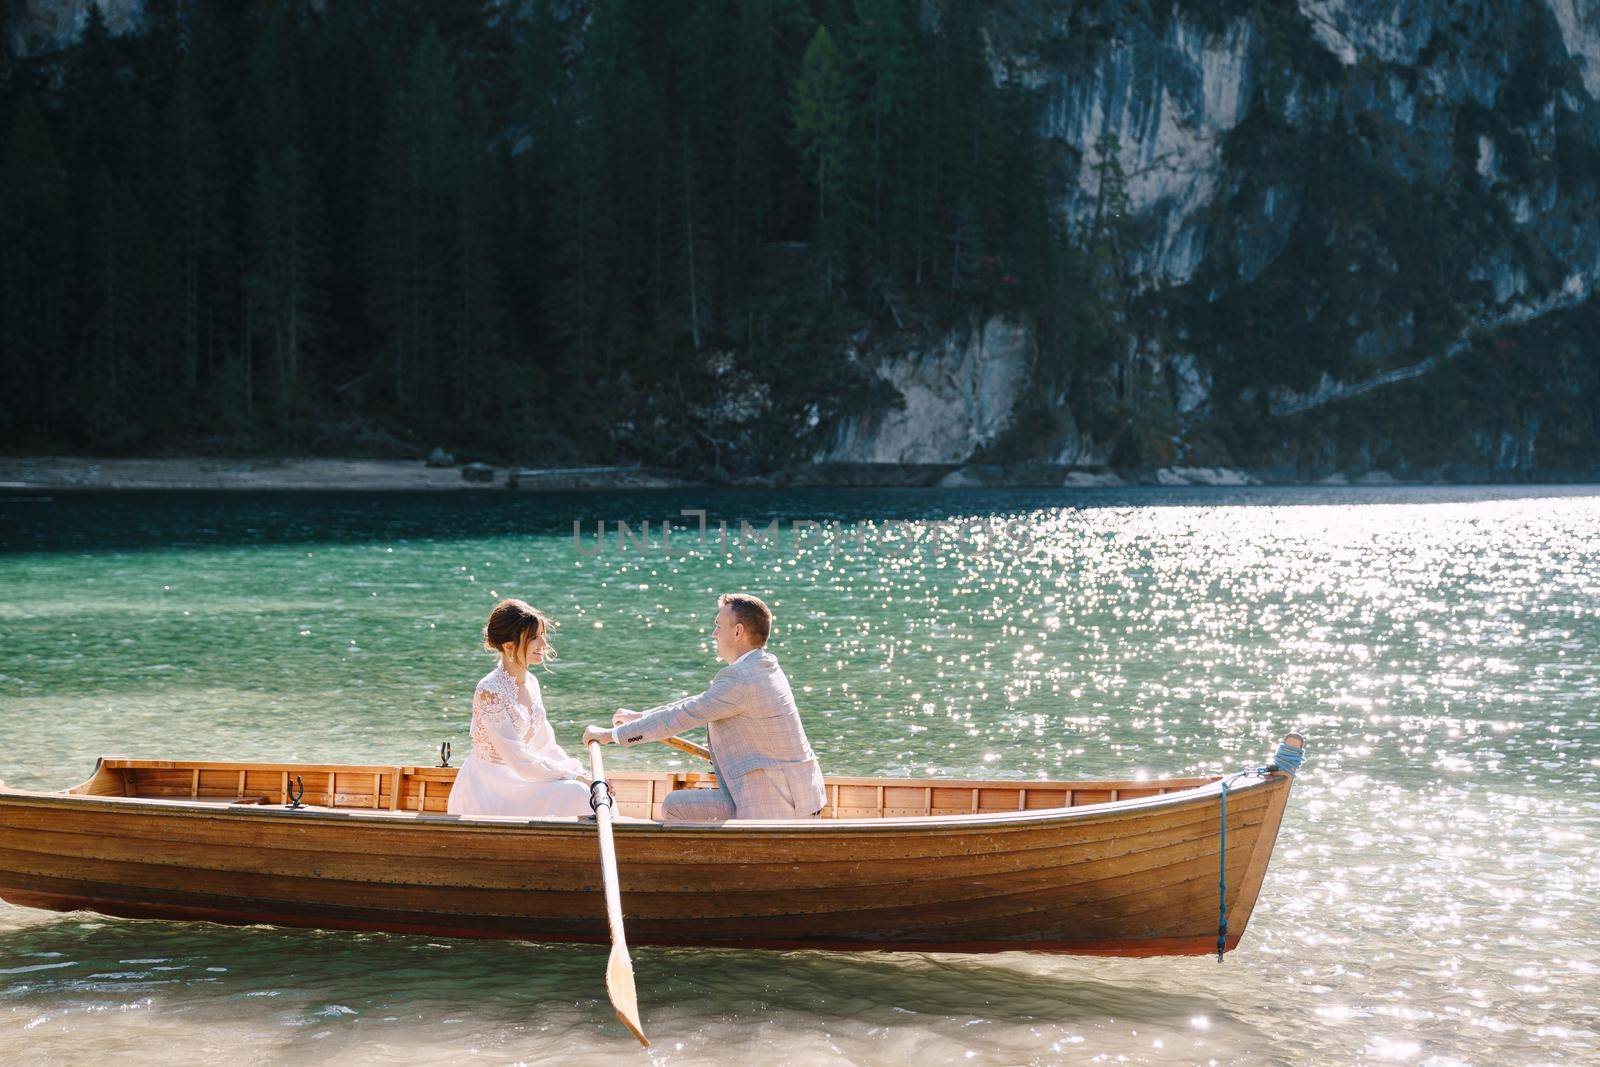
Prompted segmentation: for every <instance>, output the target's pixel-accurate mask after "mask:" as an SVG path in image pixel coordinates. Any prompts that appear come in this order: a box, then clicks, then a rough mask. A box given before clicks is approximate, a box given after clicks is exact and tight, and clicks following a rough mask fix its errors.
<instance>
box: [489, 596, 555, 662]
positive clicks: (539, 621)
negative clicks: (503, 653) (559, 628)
mask: <svg viewBox="0 0 1600 1067" xmlns="http://www.w3.org/2000/svg"><path fill="white" fill-rule="evenodd" d="M554 625H555V624H554V623H552V622H551V621H550V618H549V616H547V615H545V613H544V612H542V611H540V610H539V609H538V608H536V607H533V606H532V605H531V604H529V603H528V602H527V601H526V600H502V601H500V603H498V604H496V605H495V606H494V610H493V611H491V612H489V621H488V622H487V623H485V624H484V627H483V647H484V648H487V649H488V650H489V651H490V652H499V651H500V646H501V645H506V644H509V645H511V646H512V647H513V648H515V649H517V650H518V651H519V652H520V651H521V650H522V649H523V648H524V647H525V646H526V645H527V643H528V642H529V641H532V640H534V639H535V638H537V637H538V636H539V635H540V634H545V635H547V636H546V638H545V640H546V648H545V653H544V661H545V662H546V663H548V662H550V661H551V660H553V659H555V658H556V650H555V648H554V647H550V646H549V644H548V642H549V637H548V634H549V632H550V628H551V627H552V626H554Z"/></svg>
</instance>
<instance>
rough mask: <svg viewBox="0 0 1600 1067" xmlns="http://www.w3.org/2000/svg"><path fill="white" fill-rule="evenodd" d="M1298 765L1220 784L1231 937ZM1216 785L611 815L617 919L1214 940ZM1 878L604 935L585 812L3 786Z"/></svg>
mask: <svg viewBox="0 0 1600 1067" xmlns="http://www.w3.org/2000/svg"><path fill="white" fill-rule="evenodd" d="M1290 782H1291V779H1289V778H1288V776H1286V775H1282V774H1273V775H1270V776H1268V777H1266V778H1264V779H1256V778H1249V779H1243V780H1241V781H1240V782H1239V783H1238V784H1237V785H1235V786H1234V788H1233V789H1232V791H1231V792H1230V794H1229V797H1228V802H1227V815H1228V826H1227V835H1226V851H1227V864H1226V870H1227V884H1228V898H1229V899H1228V905H1229V914H1230V924H1229V925H1230V932H1229V944H1228V947H1230V948H1231V947H1233V946H1234V945H1236V944H1237V943H1238V940H1239V937H1240V936H1241V935H1242V934H1243V932H1244V929H1245V925H1246V923H1247V922H1248V920H1249V916H1250V913H1251V911H1252V909H1253V907H1254V903H1255V899H1256V896H1257V894H1258V892H1259V890H1260V886H1261V882H1262V879H1263V877H1264V875H1265V872H1266V866H1267V860H1268V858H1269V857H1270V854H1271V851H1272V847H1273V843H1274V840H1275V838H1276V835H1277V831H1278V825H1279V821H1280V819H1281V816H1282V812H1283V810H1284V805H1285V803H1286V800H1287V796H1288V792H1289V786H1290ZM1220 815H1221V811H1220V804H1219V790H1218V787H1217V786H1216V784H1215V783H1212V784H1210V785H1205V786H1199V787H1196V788H1192V789H1185V790H1180V791H1176V792H1171V793H1168V794H1165V795H1160V796H1152V797H1145V798H1141V799H1136V800H1132V801H1124V802H1119V803H1105V804H1091V805H1087V806H1082V807H1075V808H1059V809H1040V810H1023V811H1013V812H1005V813H998V814H977V815H966V816H942V817H925V818H878V819H837V820H811V821H808V822H795V823H777V822H774V823H759V822H745V823H729V824H724V825H721V826H711V825H689V826H673V825H663V824H661V823H657V822H649V821H640V822H624V823H621V824H619V825H618V826H617V827H616V848H617V860H618V867H619V870H620V873H621V890H622V903H623V910H624V913H625V915H626V920H627V927H628V938H629V941H630V943H632V944H635V945H691V946H702V947H712V948H719V947H720V948H767V949H831V950H840V951H861V950H896V951H945V952H1004V951H1030V952H1064V953H1076V954H1091V955H1096V954H1097V955H1125V956H1141V955H1184V954H1200V953H1207V952H1214V951H1216V942H1217V905H1218V875H1219V860H1220V854H1219V846H1220V844H1221V841H1222V835H1221V833H1220V830H1221V826H1220ZM0 898H3V899H5V900H7V901H9V902H11V903H13V904H19V905H23V906H29V907H42V908H52V909H56V910H79V909H83V910H91V911H97V912H101V913H104V914H108V915H115V916H126V917H135V918H160V919H185V920H203V921H211V922H224V923H273V924H280V925H285V926H303V927H319V928H333V929H350V930H382V931H392V932H396V933H417V934H429V935H435V936H438V935H444V936H454V937H503V938H518V939H527V940H535V941H570V942H593V943H605V942H607V941H608V939H609V933H608V928H607V923H606V913H605V905H604V901H603V896H602V887H601V883H600V878H599V863H598V848H597V843H596V835H595V830H594V825H593V823H592V822H589V821H582V820H577V821H574V820H556V819H552V820H465V819H457V818H453V817H450V816H448V815H442V814H432V813H429V812H427V811H417V812H406V811H401V810H395V811H361V810H356V811H350V810H337V809H332V808H328V809H319V810H299V811H296V810H286V809H285V808H283V807H281V806H272V807H266V806H233V805H226V806H224V805H218V804H214V803H213V804H205V803H200V802H198V801H195V802H188V801H184V800H181V799H178V800H161V799H149V798H139V797H115V796H92V795H66V794H51V793H29V792H21V791H14V790H5V791H0Z"/></svg>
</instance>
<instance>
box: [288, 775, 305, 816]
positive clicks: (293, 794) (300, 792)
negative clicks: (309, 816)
mask: <svg viewBox="0 0 1600 1067" xmlns="http://www.w3.org/2000/svg"><path fill="white" fill-rule="evenodd" d="M288 791H289V803H288V804H286V805H284V806H285V807H289V808H303V807H305V805H304V804H302V803H300V798H301V797H303V796H305V795H306V783H305V779H304V778H301V777H300V776H299V775H298V774H297V775H295V776H294V781H293V782H292V783H291V784H290V785H289V790H288Z"/></svg>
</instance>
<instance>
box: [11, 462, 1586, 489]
mask: <svg viewBox="0 0 1600 1067" xmlns="http://www.w3.org/2000/svg"><path fill="white" fill-rule="evenodd" d="M931 466H932V465H916V464H912V465H898V464H822V465H817V466H811V467H807V468H803V469H802V470H800V471H798V472H787V473H783V474H778V475H769V476H756V477H747V478H739V479H733V480H728V481H723V480H710V479H705V478H695V477H690V476H688V475H685V474H681V473H678V472H674V471H667V470H652V469H649V468H640V467H637V466H634V467H584V468H573V469H571V470H570V471H567V470H563V469H559V468H554V469H546V470H540V471H527V470H518V469H517V468H506V467H499V468H493V469H492V473H491V475H490V479H491V480H488V481H471V480H468V479H467V478H466V477H464V476H463V473H462V468H461V467H459V466H449V467H429V466H428V465H427V464H426V463H424V462H423V461H422V460H403V459H335V458H323V457H293V456H285V457H268V458H256V457H251V458H239V457H215V456H163V457H149V458H98V457H93V456H60V455H56V456H0V490H11V491H24V492H27V491H39V490H50V491H59V490H67V491H72V490H90V491H119V490H132V491H138V490H242V491H258V490H334V491H402V492H404V491H419V490H420V491H428V492H459V491H462V490H479V491H493V490H499V491H504V490H506V489H508V488H513V489H520V490H525V491H537V490H540V489H563V490H572V489H578V490H583V489H592V490H607V489H695V488H749V489H786V488H828V487H834V488H891V487H893V488H944V489H1046V488H1064V489H1091V488H1135V487H1140V486H1149V487H1177V486H1212V487H1227V488H1244V487H1250V486H1297V487H1302V488H1315V487H1325V488H1335V487H1378V486H1425V485H1461V486H1466V485H1507V486H1512V485H1584V484H1596V483H1600V471H1533V472H1529V475H1530V476H1529V477H1527V478H1515V479H1514V478H1509V477H1505V476H1498V477H1497V476H1495V475H1496V473H1497V472H1492V471H1486V470H1481V469H1477V470H1471V471H1451V472H1445V473H1444V475H1443V476H1436V477H1431V478H1416V479H1401V478H1395V477H1393V476H1392V475H1390V474H1388V473H1385V472H1381V471H1380V472H1371V473H1369V474H1367V475H1365V476H1362V477H1359V478H1347V477H1345V476H1343V475H1338V474H1336V475H1332V476H1329V477H1326V478H1322V479H1316V480H1307V479H1302V478H1295V477H1292V476H1286V475H1288V474H1289V472H1286V471H1284V470H1282V469H1278V470H1262V471H1250V470H1240V469H1234V468H1191V467H1173V468H1164V469H1161V470H1156V471H1148V472H1141V473H1140V474H1139V475H1136V476H1128V477H1124V476H1121V475H1118V474H1116V473H1113V472H1110V471H1106V470H1104V469H1099V470H1089V469H1083V470H1067V471H1066V473H1065V474H1063V473H1062V472H1061V471H1058V470H1051V471H1049V472H1048V473H1047V472H1046V471H1044V470H1039V469H1018V470H1005V469H1001V468H997V467H987V468H984V467H974V466H962V465H957V464H950V465H948V467H947V468H946V469H944V470H939V469H927V468H928V467H931ZM941 466H944V465H941ZM879 468H881V469H879ZM919 468H921V469H919ZM514 474H515V475H519V477H515V478H512V477H511V476H512V475H514ZM513 481H515V482H516V483H518V484H515V485H513V484H510V483H511V482H513Z"/></svg>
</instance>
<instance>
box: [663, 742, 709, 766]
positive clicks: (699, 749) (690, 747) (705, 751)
mask: <svg viewBox="0 0 1600 1067" xmlns="http://www.w3.org/2000/svg"><path fill="white" fill-rule="evenodd" d="M661 743H662V744H663V745H666V746H667V747H668V748H675V749H677V750H678V751H679V752H687V753H689V755H691V756H699V757H700V758H701V759H703V760H706V761H708V762H709V761H710V759H711V750H710V749H709V748H706V747H705V746H704V745H697V744H695V743H694V742H693V741H685V740H684V739H683V738H681V737H669V738H666V739H665V740H663V741H662V742H661Z"/></svg>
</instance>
